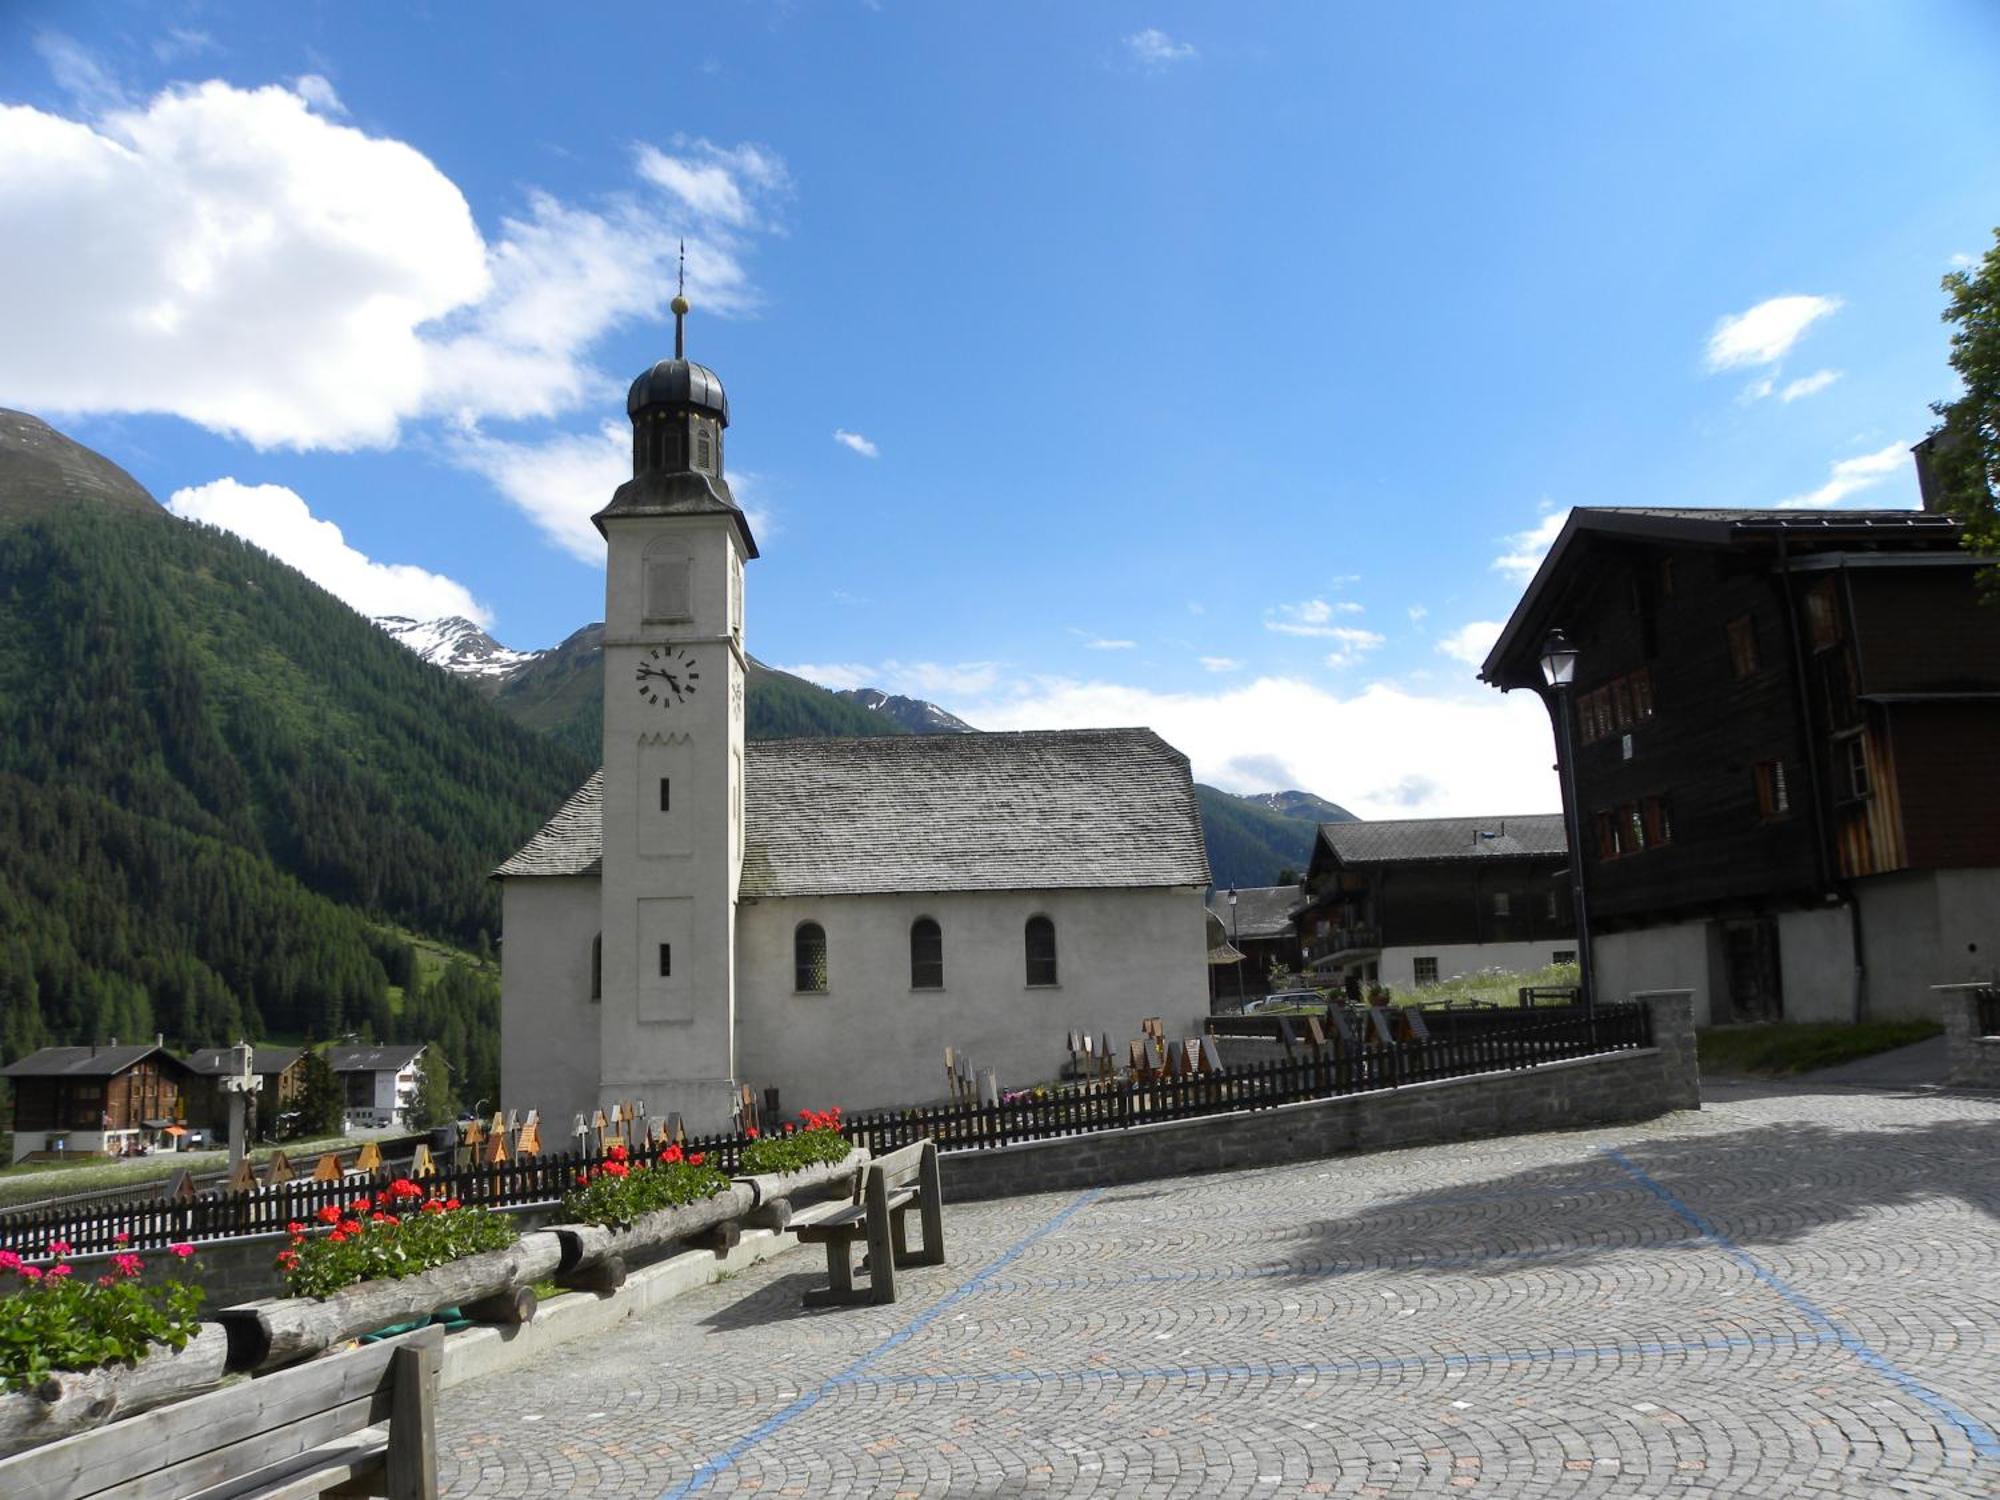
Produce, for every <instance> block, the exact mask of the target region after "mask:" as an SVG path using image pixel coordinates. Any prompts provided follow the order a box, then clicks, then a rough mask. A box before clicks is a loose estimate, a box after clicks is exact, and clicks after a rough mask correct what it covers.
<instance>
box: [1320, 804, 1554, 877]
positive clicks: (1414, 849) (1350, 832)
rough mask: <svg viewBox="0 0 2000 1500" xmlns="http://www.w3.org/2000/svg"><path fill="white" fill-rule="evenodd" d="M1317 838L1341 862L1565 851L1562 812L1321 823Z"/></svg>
mask: <svg viewBox="0 0 2000 1500" xmlns="http://www.w3.org/2000/svg"><path fill="white" fill-rule="evenodd" d="M1319 837H1320V842H1321V843H1323V844H1324V845H1325V846H1326V847H1327V849H1328V850H1329V852H1331V853H1332V855H1333V856H1334V858H1335V859H1337V860H1338V861H1339V862H1340V863H1341V864H1343V865H1386V864H1403V863H1419V862H1421V863H1434V862H1443V861H1451V860H1464V859H1554V860H1561V859H1564V858H1566V857H1567V856H1568V854H1569V840H1568V839H1567V838H1566V837H1565V836H1564V834H1563V817H1562V814H1561V813H1514V814H1511V815H1509V816H1507V817H1504V818H1399V819H1392V820H1389V821H1386V822H1379V823H1378V822H1366V823H1361V822H1357V823H1322V824H1320V825H1319Z"/></svg>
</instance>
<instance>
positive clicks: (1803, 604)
mask: <svg viewBox="0 0 2000 1500" xmlns="http://www.w3.org/2000/svg"><path fill="white" fill-rule="evenodd" d="M1961 530H1962V528H1961V526H1960V523H1959V522H1958V521H1956V520H1955V519H1953V518H1952V517H1951V516H1949V515H1945V514H1940V513H1936V512H1927V511H1907V510H1898V511H1826V512H1807V511H1797V510H1692V509H1653V508H1642V509H1579V510H1574V511H1572V512H1571V513H1570V516H1569V519H1568V521H1567V522H1566V523H1565V525H1564V526H1563V529H1562V531H1561V533H1560V534H1559V535H1558V536H1557V538H1556V540H1555V544H1554V546H1553V547H1552V548H1551V550H1550V552H1549V555H1548V557H1547V559H1546V560H1545V561H1544V562H1543V564H1542V566H1541V569H1540V571H1538V572H1537V573H1536V575H1535V577H1534V580H1533V581H1532V582H1531V583H1530V584H1529V586H1528V589H1527V592H1526V593H1525V594H1524V595H1523V596H1522V599H1521V602H1520V604H1519V605H1518V606H1517V607H1516V608H1515V610H1514V613H1513V616H1512V617H1511V618H1510V619H1509V620H1508V622H1507V625H1506V627H1505V629H1504V630H1503V632H1502V633H1501V635H1500V638H1499V640H1498V642H1497V643H1496V644H1495V646H1494V648H1493V650H1492V653H1491V654H1490V655H1489V656H1488V657H1487V659H1486V663H1485V665H1484V667H1483V669H1482V671H1481V676H1482V677H1484V678H1485V680H1486V681H1488V682H1489V683H1492V684H1493V685H1495V686H1497V687H1499V688H1501V689H1502V690H1513V689H1525V690H1527V691H1530V692H1534V693H1537V694H1539V695H1541V696H1542V698H1543V699H1544V701H1545V702H1546V703H1547V704H1548V706H1549V709H1550V713H1551V722H1552V723H1553V724H1557V725H1558V734H1557V741H1558V750H1559V753H1560V749H1561V740H1562V736H1561V734H1560V730H1559V725H1560V718H1559V713H1560V709H1561V707H1562V704H1561V695H1562V692H1563V691H1567V692H1568V693H1569V694H1570V695H1571V697H1572V701H1571V704H1570V707H1571V709H1572V713H1571V718H1572V721H1573V724H1572V727H1573V735H1572V738H1573V742H1574V756H1575V767H1574V769H1575V784H1576V789H1577V796H1576V810H1577V813H1578V817H1579V820H1580V824H1581V827H1582V830H1583V849H1582V863H1583V868H1584V891H1585V896H1586V900H1587V904H1588V913H1589V925H1590V932H1591V940H1592V948H1593V951H1594V955H1595V971H1596V977H1597V987H1598V992H1599V993H1600V994H1602V995H1605V996H1607V997H1610V996H1618V995H1623V994H1626V993H1628V992H1630V991H1632V990H1637V989H1652V988H1692V989H1693V990H1694V992H1695V1014H1696V1017H1697V1019H1698V1020H1700V1021H1703V1022H1710V1023H1719V1022H1727V1021H1759V1020H1774V1019H1779V1018H1784V1019H1788V1020H1800V1021H1851V1020H1861V1019H1889V1018H1901V1017H1909V1018H1930V1017H1932V1016H1934V1015H1935V1014H1936V1001H1935V997H1934V996H1933V995H1932V994H1931V992H1930V987H1931V986H1932V985H1934V984H1943V983H1950V982H1955V981H1962V980H1966V979H1978V978H1986V977H1989V976H1991V975H1992V974H1993V973H1994V971H1995V970H1994V966H1995V964H1996V962H1997V961H2000V778H1996V777H1995V776H1994V774H1993V752H1994V746H1995V745H1996V744H2000V608H1995V607H1993V606H1992V605H1990V604H1983V603H1982V602H1981V601H1980V599H1979V597H1978V594H1977V591H1976V586H1975V576H1974V575H1975V570H1976V569H1977V568H1978V567H1979V566H1980V565H1981V563H1982V561H1990V560H1982V559H1980V558H1977V557H1974V556H1970V555H1968V554H1967V553H1966V552H1965V551H1963V550H1962V549H1961V547H1960V545H1959V538H1960V535H1961ZM1554 631H1561V632H1562V633H1563V635H1564V636H1565V637H1566V638H1567V639H1568V641H1569V642H1570V643H1571V644H1572V645H1573V646H1574V647H1575V649H1576V650H1577V652H1578V656H1577V659H1576V660H1577V665H1576V667H1575V683H1574V686H1573V687H1572V688H1570V689H1567V690H1557V689H1553V688H1551V687H1549V686H1548V685H1547V684H1545V682H1544V681H1543V674H1542V671H1541V668H1540V666H1539V665H1538V658H1539V656H1540V655H1541V653H1542V650H1543V645H1544V642H1545V641H1546V640H1547V638H1548V637H1549V636H1550V634H1551V632H1554Z"/></svg>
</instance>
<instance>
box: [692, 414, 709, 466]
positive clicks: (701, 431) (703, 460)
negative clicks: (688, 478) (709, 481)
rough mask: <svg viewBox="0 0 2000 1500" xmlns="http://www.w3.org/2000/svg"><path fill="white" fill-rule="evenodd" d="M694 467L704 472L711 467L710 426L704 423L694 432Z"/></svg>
mask: <svg viewBox="0 0 2000 1500" xmlns="http://www.w3.org/2000/svg"><path fill="white" fill-rule="evenodd" d="M694 466H695V467H696V468H697V469H701V470H703V471H706V470H707V469H708V467H709V459H708V425H707V424H706V423H703V424H702V425H701V426H699V427H697V428H695V430H694Z"/></svg>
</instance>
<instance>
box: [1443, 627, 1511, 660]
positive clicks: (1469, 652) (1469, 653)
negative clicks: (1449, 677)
mask: <svg viewBox="0 0 2000 1500" xmlns="http://www.w3.org/2000/svg"><path fill="white" fill-rule="evenodd" d="M1503 628H1504V627H1503V626H1502V624H1501V622H1500V621H1498V620H1473V621H1471V622H1470V623H1469V624H1465V625H1461V626H1459V627H1458V629H1456V630H1454V631H1453V632H1452V633H1451V634H1450V635H1447V636H1443V637H1441V638H1440V639H1439V640H1438V643H1437V648H1438V650H1440V651H1442V652H1443V653H1444V654H1445V655H1446V656H1449V657H1451V658H1452V659H1453V660H1455V661H1462V662H1464V663H1465V664H1466V665H1467V666H1468V667H1477V666H1479V665H1480V664H1481V663H1482V662H1484V661H1485V660H1486V653H1487V652H1489V651H1491V650H1492V649H1493V643H1494V642H1495V641H1497V640H1499V639H1500V632H1501V630H1502V629H1503Z"/></svg>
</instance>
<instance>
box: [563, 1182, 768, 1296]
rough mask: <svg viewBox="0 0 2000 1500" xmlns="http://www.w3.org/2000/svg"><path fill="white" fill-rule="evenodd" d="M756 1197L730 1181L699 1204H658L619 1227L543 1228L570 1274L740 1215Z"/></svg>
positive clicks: (746, 1187)
mask: <svg viewBox="0 0 2000 1500" xmlns="http://www.w3.org/2000/svg"><path fill="white" fill-rule="evenodd" d="M755 1202H756V1198H755V1196H754V1192H753V1189H752V1188H751V1187H750V1186H749V1184H747V1183H743V1182H734V1183H731V1184H730V1185H729V1187H728V1189H727V1190H725V1191H723V1192H720V1193H717V1194H716V1195H715V1196H714V1197H713V1198H704V1199H702V1200H701V1201H700V1202H699V1203H683V1204H681V1205H680V1206H679V1207H678V1208H662V1209H658V1210H656V1211H655V1212H653V1213H649V1214H641V1215H640V1216H639V1217H638V1218H636V1219H634V1220H633V1221H632V1222H631V1223H630V1224H627V1225H626V1226H625V1227H624V1228H623V1229H611V1228H608V1227H606V1226H604V1225H602V1224H552V1225H550V1226H549V1228H548V1230H547V1231H546V1232H547V1233H549V1234H551V1235H554V1236H555V1237H556V1238H558V1239H559V1240H561V1241H562V1264H561V1267H560V1271H561V1274H562V1275H563V1277H564V1278H565V1279H571V1278H576V1277H577V1275H578V1273H579V1272H587V1271H590V1270H591V1269H592V1268H594V1267H597V1266H600V1265H605V1264H608V1263H610V1262H612V1261H623V1260H624V1258H625V1257H626V1256H628V1255H638V1254H642V1253H644V1252H646V1251H649V1250H657V1249H659V1248H661V1247H663V1246H666V1245H671V1244H673V1243H674V1242H675V1241H676V1240H684V1239H686V1238H688V1236H690V1235H695V1234H700V1233H702V1232H703V1231H704V1230H709V1229H713V1228H715V1227H716V1226H717V1225H719V1224H726V1223H728V1222H729V1221H730V1220H732V1219H738V1218H741V1217H742V1216H743V1215H744V1214H745V1213H747V1212H748V1211H749V1209H750V1208H751V1206H752V1205H753V1204H754V1203H755Z"/></svg>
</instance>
